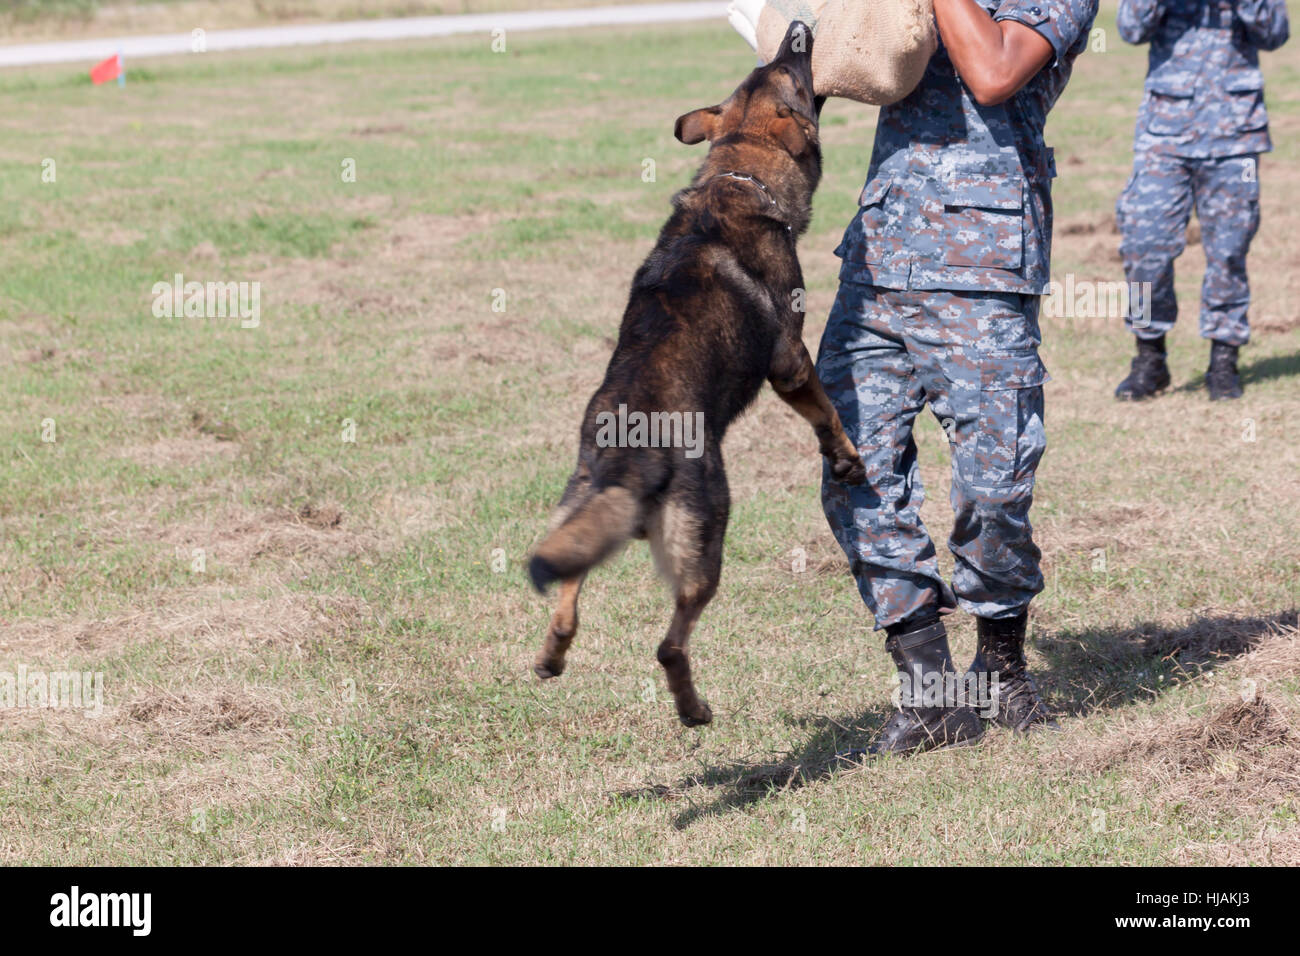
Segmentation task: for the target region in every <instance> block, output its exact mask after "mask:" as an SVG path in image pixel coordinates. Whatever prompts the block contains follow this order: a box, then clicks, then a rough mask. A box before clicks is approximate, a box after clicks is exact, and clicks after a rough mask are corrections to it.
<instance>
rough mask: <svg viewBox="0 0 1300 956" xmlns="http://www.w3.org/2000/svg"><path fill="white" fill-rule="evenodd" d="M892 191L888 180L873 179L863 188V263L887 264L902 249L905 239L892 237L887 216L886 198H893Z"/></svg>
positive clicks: (860, 221)
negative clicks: (891, 196) (890, 194)
mask: <svg viewBox="0 0 1300 956" xmlns="http://www.w3.org/2000/svg"><path fill="white" fill-rule="evenodd" d="M889 187H890V179H889V177H888V176H884V177H880V178H877V179H873V180H871V181H870V182H868V183H867V184H866V186H864V187H863V189H862V195H861V196H859V197H858V207H859V210H858V226H859V228H860V229H861V230H862V232H861V240H860V241H861V260H862V261H863V262H867V263H877V264H878V263H882V262H885V261H886V260H887V259H889V257H890V256H891V255H892V254H893V253H896V252H898V251H899V250H900V248H901V246H902V242H901V238H900V237H899V236H897V235H891V234H890V222H889V218H888V216H886V215H885V196H886V195H888V194H889ZM895 228H896V227H895ZM850 255H852V253H851V252H850Z"/></svg>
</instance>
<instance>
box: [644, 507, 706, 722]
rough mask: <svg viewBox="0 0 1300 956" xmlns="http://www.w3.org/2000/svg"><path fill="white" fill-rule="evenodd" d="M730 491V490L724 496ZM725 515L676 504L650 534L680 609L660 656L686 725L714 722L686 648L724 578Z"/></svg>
mask: <svg viewBox="0 0 1300 956" xmlns="http://www.w3.org/2000/svg"><path fill="white" fill-rule="evenodd" d="M724 493H725V492H724ZM725 530H726V512H725V510H724V511H723V512H722V514H721V515H720V516H714V517H712V518H710V517H709V516H707V515H702V514H700V513H699V512H694V511H692V510H691V509H689V508H688V507H686V506H683V505H681V504H678V503H674V502H672V501H671V500H670V501H668V502H666V503H665V504H664V505H663V507H662V508H661V509H660V510H659V511H658V512H657V513H656V514H655V515H653V516H652V518H651V520H650V521H649V522H648V523H647V527H646V532H647V537H648V538H649V541H650V547H651V549H652V551H653V552H654V556H655V563H656V564H657V565H658V566H659V569H660V571H661V572H662V573H663V575H664V576H665V577H666V578H667V579H668V583H669V584H670V585H671V586H672V589H673V597H674V599H675V603H676V608H675V610H674V612H673V619H672V623H671V624H670V625H669V627H668V634H667V636H666V637H665V638H664V639H663V641H662V643H660V645H659V651H658V653H657V655H656V656H657V657H658V660H659V663H660V664H662V665H663V668H664V674H665V676H666V677H667V680H668V690H669V691H670V692H671V693H672V695H673V700H674V702H675V703H676V705H677V716H678V718H679V719H680V720H681V722H682V723H683V724H685V725H686V726H687V727H695V726H698V725H700V724H707V723H709V722H710V721H712V720H713V712H712V711H711V710H710V709H709V705H708V704H706V703H705V702H704V701H703V700H702V699H700V696H699V694H697V693H696V691H695V684H694V683H693V682H692V680H691V663H690V657H689V655H688V651H687V647H688V644H689V642H690V638H691V632H692V631H693V630H694V628H695V624H696V622H697V621H698V620H699V619H700V614H701V613H703V611H704V608H705V607H706V606H707V605H708V603H709V601H710V600H712V599H713V595H714V594H715V593H716V592H717V590H718V579H719V578H720V577H721V574H722V540H723V535H724V534H725Z"/></svg>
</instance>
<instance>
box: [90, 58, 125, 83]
mask: <svg viewBox="0 0 1300 956" xmlns="http://www.w3.org/2000/svg"><path fill="white" fill-rule="evenodd" d="M121 75H122V56H121V54H119V53H114V54H113V55H112V56H110V57H109V58H108V59H107V60H105V61H104V62H103V63H96V64H95V65H94V67H92V68H91V71H90V82H92V83H94V84H95V85H96V86H99V84H100V83H107V82H108V81H109V80H116V79H117V78H118V77H119V76H121Z"/></svg>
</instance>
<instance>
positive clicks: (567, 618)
mask: <svg viewBox="0 0 1300 956" xmlns="http://www.w3.org/2000/svg"><path fill="white" fill-rule="evenodd" d="M586 577H587V576H586V575H585V574H579V575H578V576H577V577H572V578H568V579H567V580H564V581H561V582H560V603H559V604H558V605H557V606H556V608H555V614H553V615H552V616H551V626H550V627H549V628H547V630H546V642H545V643H544V644H543V645H542V650H541V652H540V653H539V654H538V655H537V660H536V661H535V662H534V664H533V673H535V674H536V675H537V676H538V677H540V678H542V680H546V679H547V678H550V677H559V676H560V675H561V674H563V673H564V655H565V653H566V652H567V651H568V650H569V645H570V644H572V643H573V637H574V635H575V634H577V633H578V593H579V592H580V591H581V590H582V582H583V581H584V580H586Z"/></svg>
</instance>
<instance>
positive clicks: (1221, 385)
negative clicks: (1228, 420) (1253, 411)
mask: <svg viewBox="0 0 1300 956" xmlns="http://www.w3.org/2000/svg"><path fill="white" fill-rule="evenodd" d="M1205 387H1206V388H1208V389H1209V390H1210V401H1212V402H1221V401H1224V400H1226V399H1232V398H1241V376H1240V375H1238V374H1237V346H1235V345H1225V344H1224V343H1222V342H1211V343H1210V367H1209V369H1208V370H1206V372H1205Z"/></svg>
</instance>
